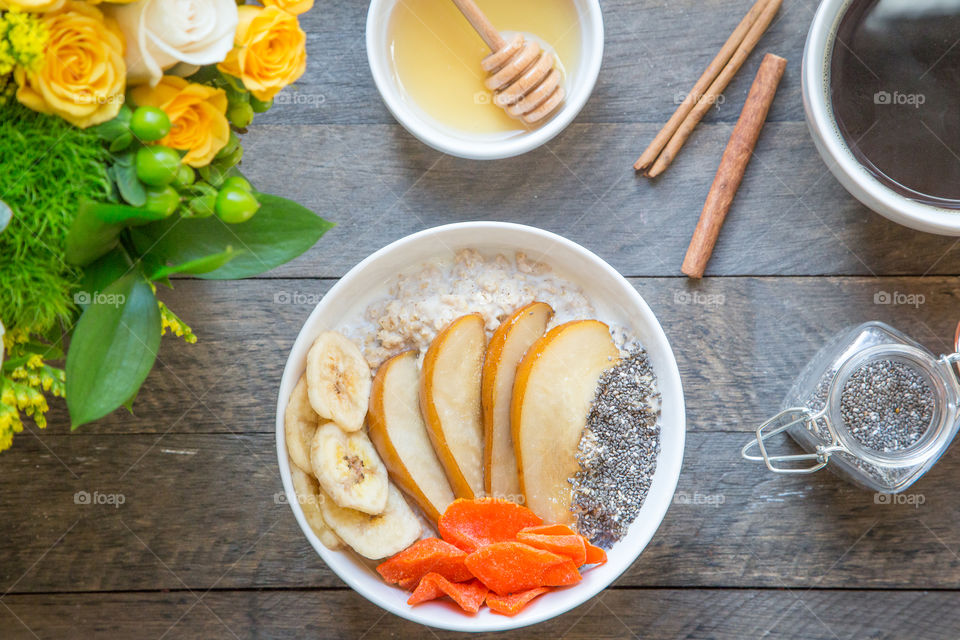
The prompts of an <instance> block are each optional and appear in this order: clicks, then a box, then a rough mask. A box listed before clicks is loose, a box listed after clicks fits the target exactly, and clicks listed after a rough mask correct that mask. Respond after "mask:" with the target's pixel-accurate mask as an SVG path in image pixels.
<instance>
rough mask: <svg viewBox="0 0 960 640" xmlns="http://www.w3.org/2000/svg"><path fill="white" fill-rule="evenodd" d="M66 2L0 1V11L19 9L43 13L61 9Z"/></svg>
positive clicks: (38, 0) (53, 0) (50, 0)
mask: <svg viewBox="0 0 960 640" xmlns="http://www.w3.org/2000/svg"><path fill="white" fill-rule="evenodd" d="M65 2H66V0H0V11H8V10H10V9H19V10H20V11H30V12H32V13H45V12H47V11H56V10H57V9H59V8H61V7H62V6H63V5H64V3H65Z"/></svg>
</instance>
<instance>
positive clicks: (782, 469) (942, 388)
mask: <svg viewBox="0 0 960 640" xmlns="http://www.w3.org/2000/svg"><path fill="white" fill-rule="evenodd" d="M957 342H958V344H957V353H953V354H951V355H947V356H941V357H940V358H935V357H934V356H933V355H932V354H930V353H929V352H927V351H925V350H923V349H920V348H917V347H914V346H911V345H896V344H882V345H878V346H875V347H869V348H866V349H863V350H861V351H858V352H856V353H853V354H852V355H850V357H849V358H847V360H846V361H845V362H844V363H843V364H842V366H840V367H839V369H838V370H837V371H836V373H834V375H833V377H832V379H831V380H830V384H829V392H828V394H827V397H826V401H825V402H824V406H823V408H822V409H820V410H819V411H815V410H813V409H811V408H810V407H792V408H789V409H785V410H783V411H781V412H780V413H778V414H777V415H775V416H774V417H773V418H771V419H770V420H768V421H766V422H764V423H763V424H762V425H760V426H759V427H758V428H757V430H756V435H755V437H754V439H752V440H751V441H750V442H748V443H747V444H746V445H745V446H744V447H743V449H742V450H741V455H742V456H743V457H744V458H745V459H747V460H750V461H753V462H763V463H764V464H765V465H766V466H767V468H768V469H769V470H770V471H773V472H774V473H782V474H809V473H815V472H817V471H820V470H821V469H823V468H824V467H826V466H827V464H828V463H829V461H830V457H831V456H832V455H834V454H838V453H842V454H847V455H849V456H852V457H853V458H856V459H858V460H860V461H862V462H864V463H867V464H869V465H873V466H875V467H881V468H892V469H896V468H907V467H911V466H915V465H922V464H924V463H926V462H928V461H930V459H931V458H935V457H936V456H939V455H940V454H942V452H943V451H944V450H945V449H946V447H947V446H948V445H949V443H950V440H952V438H953V435H954V433H955V432H956V420H957V402H956V399H957V397H958V391H960V380H958V366H960V332H958V340H957ZM880 361H895V362H899V363H902V364H903V365H906V366H908V367H910V368H911V369H912V370H914V371H915V372H916V373H918V374H919V375H920V376H922V377H923V378H924V381H925V383H926V384H927V385H929V388H930V392H931V393H932V396H933V399H934V406H933V409H932V415H931V419H930V422H929V423H928V424H927V426H926V427H925V430H924V432H923V433H922V434H921V435H920V436H919V437H918V438H917V440H916V441H915V442H913V443H911V444H910V445H909V446H907V447H904V448H902V449H897V450H879V449H874V448H870V447H867V446H866V445H864V444H863V443H862V442H860V441H858V440H857V438H855V437H854V436H853V434H852V432H851V430H850V427H849V426H848V425H847V424H846V423H845V421H844V418H843V416H842V412H841V406H842V405H841V403H842V399H843V394H844V392H845V387H846V384H847V382H848V381H849V380H850V378H851V376H853V374H854V373H856V372H857V371H859V370H860V369H861V368H863V367H865V366H867V365H868V364H871V363H876V362H880ZM788 418H792V419H789V420H788V421H787V422H784V420H787V419H788ZM800 425H802V426H803V428H805V429H806V430H808V431H810V432H812V433H814V434H817V436H818V437H817V439H818V440H821V441H822V444H818V445H817V446H815V447H809V448H808V449H813V450H808V453H803V454H793V455H771V454H770V452H769V450H768V445H767V441H768V440H769V439H770V438H772V437H773V436H776V435H778V434H780V433H783V432H784V431H788V430H789V429H792V428H794V427H799V426H800ZM821 425H822V426H821ZM824 428H825V429H826V433H824ZM827 435H829V437H826V436H827ZM753 447H757V449H758V450H759V455H756V454H753V453H751V451H752V449H753ZM807 461H814V464H812V465H809V466H784V464H789V463H799V462H807Z"/></svg>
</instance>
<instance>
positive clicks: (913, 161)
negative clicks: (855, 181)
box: [830, 0, 960, 209]
mask: <svg viewBox="0 0 960 640" xmlns="http://www.w3.org/2000/svg"><path fill="white" fill-rule="evenodd" d="M830 73H831V76H830V87H831V94H832V95H831V99H832V101H833V111H834V115H835V117H836V120H837V124H838V125H839V126H840V133H841V134H842V135H843V137H844V138H845V139H846V140H847V144H848V145H849V146H850V148H851V149H852V150H853V152H854V154H855V155H856V156H857V157H858V158H859V160H860V162H861V163H862V164H863V165H864V166H865V167H867V168H868V169H869V170H870V171H872V172H873V173H874V175H876V176H877V178H878V179H879V180H880V181H881V182H883V183H884V184H886V185H888V186H889V187H891V188H892V189H894V190H895V191H897V192H899V193H901V194H903V195H905V196H907V197H909V198H912V199H914V200H918V201H921V202H925V203H928V204H933V205H937V206H941V207H948V208H953V209H960V0H854V1H853V3H852V4H851V7H850V9H849V10H848V11H847V14H846V15H845V16H844V17H843V19H842V21H841V23H840V29H839V32H838V35H837V41H836V43H835V45H834V48H833V60H832V63H831V67H830Z"/></svg>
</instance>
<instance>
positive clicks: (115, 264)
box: [73, 247, 133, 309]
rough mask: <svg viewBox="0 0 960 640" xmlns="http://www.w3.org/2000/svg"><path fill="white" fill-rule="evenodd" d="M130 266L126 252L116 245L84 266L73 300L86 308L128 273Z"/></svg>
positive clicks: (131, 265)
mask: <svg viewBox="0 0 960 640" xmlns="http://www.w3.org/2000/svg"><path fill="white" fill-rule="evenodd" d="M132 267H133V264H132V263H131V262H130V258H129V257H128V256H127V252H126V251H124V250H123V249H122V248H120V247H117V248H116V249H114V250H113V251H111V252H109V253H107V254H106V255H104V256H102V257H101V258H99V259H97V260H95V261H94V262H92V263H90V264H88V265H87V266H86V267H84V269H83V280H81V282H80V290H79V291H77V292H76V293H74V294H73V301H74V302H75V303H76V304H77V305H78V306H79V307H81V308H82V309H86V308H87V307H89V306H90V304H91V303H92V302H93V301H94V299H95V298H96V297H97V296H99V294H101V293H103V292H104V291H106V290H107V288H108V287H109V286H110V285H111V284H113V283H114V282H116V281H117V280H119V279H120V278H122V277H123V276H125V275H126V274H127V273H129V272H130V271H131V268H132Z"/></svg>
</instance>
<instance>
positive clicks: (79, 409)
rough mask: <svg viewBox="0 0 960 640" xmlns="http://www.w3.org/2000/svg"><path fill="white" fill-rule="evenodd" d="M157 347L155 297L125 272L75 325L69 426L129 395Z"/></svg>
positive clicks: (69, 380)
mask: <svg viewBox="0 0 960 640" xmlns="http://www.w3.org/2000/svg"><path fill="white" fill-rule="evenodd" d="M159 347H160V309H159V307H158V306H157V299H156V298H155V297H154V295H153V291H152V290H151V288H150V285H149V284H148V283H147V282H146V281H144V279H143V277H142V276H141V275H140V274H139V273H128V274H127V275H125V276H123V277H122V278H120V279H119V280H117V281H116V282H114V283H113V284H111V285H110V286H109V287H107V288H106V290H104V292H103V294H102V295H101V296H98V299H97V300H95V301H94V302H93V303H92V304H91V305H90V306H89V307H87V309H86V311H84V312H83V315H82V316H80V321H79V322H78V323H77V326H76V328H75V329H74V332H73V337H72V338H71V340H70V349H69V351H68V352H67V365H66V373H67V409H69V411H70V423H71V428H72V429H76V428H77V427H79V426H80V425H82V424H86V423H88V422H92V421H94V420H98V419H99V418H102V417H103V416H105V415H107V414H108V413H110V412H111V411H113V410H114V409H117V408H118V407H120V406H122V405H123V404H124V403H125V402H127V401H128V400H129V399H130V398H131V397H133V395H134V394H135V393H136V392H137V390H138V389H139V388H140V385H141V384H143V381H144V380H145V379H146V378H147V374H149V373H150V369H152V368H153V363H154V361H155V360H156V357H157V349H159Z"/></svg>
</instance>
